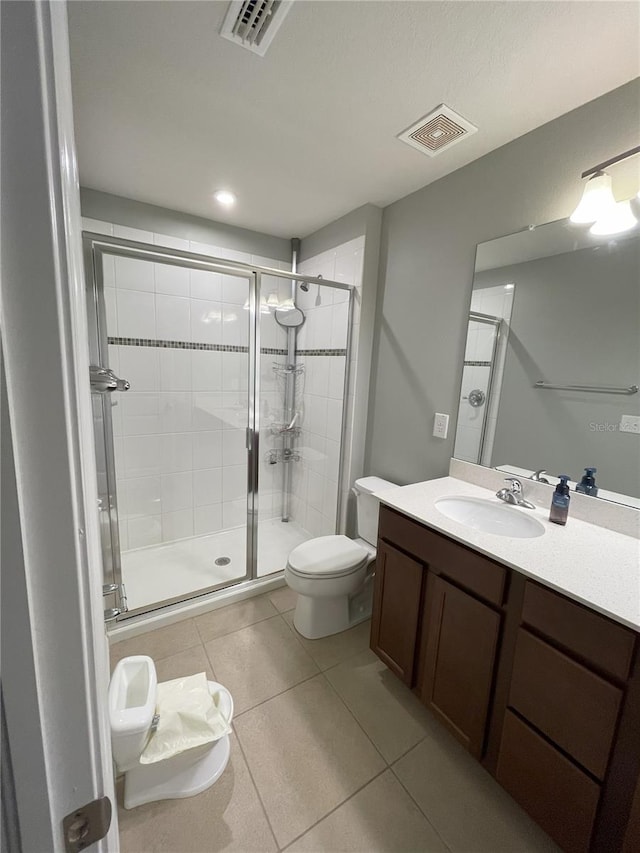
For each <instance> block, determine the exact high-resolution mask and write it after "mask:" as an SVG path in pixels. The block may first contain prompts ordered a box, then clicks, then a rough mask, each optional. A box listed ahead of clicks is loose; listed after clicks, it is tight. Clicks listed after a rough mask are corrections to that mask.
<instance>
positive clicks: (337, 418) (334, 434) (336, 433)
mask: <svg viewBox="0 0 640 853" xmlns="http://www.w3.org/2000/svg"><path fill="white" fill-rule="evenodd" d="M341 430H342V400H331V399H330V400H328V401H327V438H330V439H331V440H332V441H340V434H341Z"/></svg>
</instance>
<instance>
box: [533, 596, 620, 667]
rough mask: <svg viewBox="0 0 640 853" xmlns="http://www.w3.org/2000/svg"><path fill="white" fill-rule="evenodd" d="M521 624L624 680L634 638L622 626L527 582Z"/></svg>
mask: <svg viewBox="0 0 640 853" xmlns="http://www.w3.org/2000/svg"><path fill="white" fill-rule="evenodd" d="M522 621H523V622H525V623H526V624H527V625H530V626H531V627H532V628H535V629H536V630H537V631H539V632H540V633H541V634H543V635H544V636H545V637H548V638H549V639H550V640H555V641H556V642H557V643H558V644H559V645H561V646H564V648H566V649H568V650H570V651H572V652H574V653H575V654H576V655H578V656H579V657H581V658H583V659H584V660H586V661H588V662H589V663H592V664H593V665H594V666H596V667H598V668H599V669H602V670H604V671H605V672H607V673H609V674H610V675H613V676H614V677H616V678H619V679H621V680H622V681H625V680H626V679H627V678H628V676H629V672H630V670H631V662H632V659H633V649H634V646H635V640H636V635H635V634H634V632H633V631H630V630H628V629H627V628H623V627H622V625H616V623H615V622H611V621H610V620H609V619H607V618H606V617H605V616H599V615H598V614H597V613H594V612H593V611H592V610H588V609H587V608H586V607H583V606H582V605H580V604H576V603H575V602H573V601H569V600H568V599H566V598H565V597H564V596H562V595H559V594H558V593H557V592H552V591H551V590H549V589H545V588H544V587H542V586H538V584H535V583H532V582H531V581H527V583H526V585H525V594H524V605H523V608H522Z"/></svg>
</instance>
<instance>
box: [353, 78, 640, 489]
mask: <svg viewBox="0 0 640 853" xmlns="http://www.w3.org/2000/svg"><path fill="white" fill-rule="evenodd" d="M505 108H508V105H506V106H505ZM639 126H640V80H634V81H632V82H631V83H628V84H627V85H625V86H622V87H620V88H619V89H616V90H614V91H613V92H610V93H608V94H607V95H605V96H603V97H601V98H598V99H597V100H595V101H592V102H590V103H588V104H585V105H584V106H583V107H580V108H579V109H577V110H574V111H573V112H571V113H567V114H566V115H564V116H561V117H560V118H558V119H556V120H554V121H552V122H550V123H549V124H546V125H543V126H542V127H540V128H537V129H536V130H534V131H532V132H531V133H529V134H527V135H526V136H523V137H521V138H520V139H516V140H515V141H514V142H511V143H509V144H508V145H505V146H504V147H502V148H499V149H498V150H496V151H494V152H492V153H491V154H488V155H487V156H486V157H483V158H481V159H480V160H476V161H475V162H473V163H471V164H470V165H469V166H466V167H465V168H463V169H459V170H458V171H457V172H454V173H452V174H451V175H448V176H447V177H445V178H442V179H441V180H439V181H437V182H435V183H433V184H431V185H429V186H427V187H424V188H423V189H422V190H419V191H417V192H415V193H413V194H412V195H410V196H407V197H406V198H404V199H401V200H400V201H398V202H396V203H395V204H392V205H390V206H389V207H387V208H386V209H385V211H384V215H383V222H382V239H381V253H380V284H379V291H378V311H377V317H376V336H375V345H374V365H373V374H372V383H371V398H370V403H369V418H368V431H367V451H366V468H367V471H368V472H369V473H372V474H378V475H380V476H383V477H387V478H388V479H390V480H395V481H396V482H400V483H408V482H416V481H419V480H424V479H429V478H432V477H439V476H444V475H446V473H447V471H448V466H449V458H450V457H451V455H452V452H453V441H454V437H455V423H454V422H453V421H454V420H455V413H456V411H457V401H458V394H459V389H460V379H461V376H462V366H463V365H462V363H463V356H464V343H465V336H466V329H467V314H468V310H469V304H470V299H471V283H472V279H473V269H474V257H475V247H476V244H477V243H481V242H484V241H485V240H491V239H494V238H495V237H499V236H501V235H503V234H509V233H512V232H514V231H518V230H520V229H521V228H524V227H526V226H527V225H529V224H532V223H535V224H540V223H543V222H550V221H552V220H555V219H561V218H564V217H566V216H568V215H569V214H570V213H571V211H572V210H573V208H574V207H575V205H576V204H577V202H578V199H579V197H580V194H581V192H582V186H583V184H582V182H581V180H580V173H581V172H582V171H584V170H585V169H587V168H588V167H589V166H592V165H594V164H596V163H599V162H601V161H603V160H605V159H606V158H608V157H612V156H614V155H615V154H617V153H619V152H621V151H624V150H626V149H628V148H631V147H632V146H634V145H637V143H638V127H639ZM480 132H482V128H481V129H480ZM442 156H443V157H446V154H443V155H442ZM428 168H429V164H428V162H427V161H426V159H425V172H426V171H427V170H428ZM436 411H437V412H447V413H449V414H450V415H451V416H452V421H451V423H450V425H449V436H448V438H447V439H446V440H444V441H443V440H442V439H437V438H433V437H432V436H431V433H432V430H433V415H434V413H435V412H436ZM585 464H586V463H585Z"/></svg>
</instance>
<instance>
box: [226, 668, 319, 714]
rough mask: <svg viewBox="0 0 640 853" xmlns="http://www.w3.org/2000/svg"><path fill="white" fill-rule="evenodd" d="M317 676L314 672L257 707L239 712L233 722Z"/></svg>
mask: <svg viewBox="0 0 640 853" xmlns="http://www.w3.org/2000/svg"><path fill="white" fill-rule="evenodd" d="M319 675H322V673H321V672H314V673H313V675H307V676H306V677H305V678H303V679H302V680H301V681H297V682H296V683H295V684H292V685H291V686H290V687H286V688H285V689H284V690H281V691H280V692H279V693H274V695H273V696H269V697H268V698H267V699H262V700H261V701H260V702H258V704H257V705H252V706H251V707H250V708H245V709H244V711H240V712H239V713H238V714H234V716H233V718H234V720H237V719H238V717H242V716H243V715H244V714H247V713H248V712H249V711H255V709H256V708H259V707H260V706H261V705H264V704H265V703H266V702H271V700H272V699H277V698H278V697H279V696H283V695H284V694H285V693H289V691H290V690H295V689H296V687H300V685H301V684H306V683H307V681H311V680H312V679H314V678H317V677H318V676H319Z"/></svg>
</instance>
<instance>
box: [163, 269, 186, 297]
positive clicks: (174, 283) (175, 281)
mask: <svg viewBox="0 0 640 853" xmlns="http://www.w3.org/2000/svg"><path fill="white" fill-rule="evenodd" d="M154 267H155V275H154V278H155V288H156V293H164V294H166V295H168V296H190V287H189V270H188V269H187V268H186V267H176V266H173V264H154Z"/></svg>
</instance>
